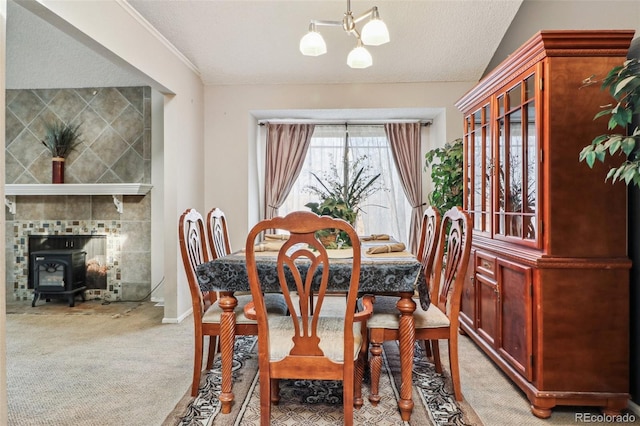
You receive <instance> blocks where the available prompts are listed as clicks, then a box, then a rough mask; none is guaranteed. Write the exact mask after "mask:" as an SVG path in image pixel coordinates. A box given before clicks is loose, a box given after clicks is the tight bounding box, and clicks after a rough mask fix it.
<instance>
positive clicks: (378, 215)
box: [279, 125, 411, 243]
mask: <svg viewBox="0 0 640 426" xmlns="http://www.w3.org/2000/svg"><path fill="white" fill-rule="evenodd" d="M345 149H347V153H348V154H347V155H348V157H349V161H350V162H352V161H354V160H355V159H357V158H359V157H361V156H363V155H366V156H367V164H369V166H370V167H371V169H370V170H371V172H372V173H374V174H377V173H381V176H380V178H379V179H378V181H379V182H380V183H381V186H382V187H383V188H384V189H383V190H381V191H378V192H376V193H375V194H373V195H372V196H370V197H369V198H367V199H366V200H365V201H364V202H363V203H362V204H361V206H360V207H361V208H362V212H361V213H360V214H359V216H358V220H357V222H356V225H355V228H356V230H357V231H358V234H359V235H367V234H372V233H373V234H389V235H392V236H393V237H394V238H396V239H397V240H399V241H403V242H405V243H407V241H408V235H409V222H410V214H411V206H410V205H409V202H408V201H407V197H406V196H405V194H404V190H403V189H402V185H401V183H400V178H399V177H398V173H397V171H396V166H395V164H394V162H393V156H392V154H391V149H390V148H389V141H388V140H387V136H386V134H385V131H384V127H383V126H382V125H349V126H345V125H317V126H316V127H315V130H314V132H313V137H312V138H311V145H310V146H309V151H308V153H307V158H306V159H305V163H304V166H303V167H302V171H301V172H300V176H298V180H297V181H296V183H295V184H294V186H293V188H292V190H291V193H290V194H289V196H288V197H287V200H286V201H285V202H284V204H283V205H282V206H281V207H280V210H279V214H280V215H285V214H287V213H289V212H292V211H295V210H308V208H307V207H305V206H304V205H305V204H306V203H308V202H314V201H316V202H317V201H320V200H319V199H318V197H317V196H316V195H314V194H312V193H309V192H308V191H306V190H305V189H304V188H305V187H307V186H309V185H316V184H317V181H316V180H315V178H314V177H313V175H312V174H311V172H314V173H316V174H318V175H319V176H321V175H322V174H323V172H325V171H329V170H330V168H331V166H332V164H334V165H336V166H337V167H336V169H337V173H338V175H339V176H340V178H341V177H342V173H343V171H342V170H341V164H342V158H343V155H344V152H345V151H344V150H345Z"/></svg>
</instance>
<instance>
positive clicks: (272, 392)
mask: <svg viewBox="0 0 640 426" xmlns="http://www.w3.org/2000/svg"><path fill="white" fill-rule="evenodd" d="M271 229H276V230H285V231H287V232H289V234H290V235H289V239H288V240H286V242H285V243H284V244H283V245H282V247H281V248H280V250H279V251H278V253H277V260H275V261H274V263H273V269H274V270H275V272H277V281H278V282H277V285H279V288H280V290H281V292H282V294H283V295H284V297H285V300H286V302H287V306H288V307H289V311H290V312H291V316H288V317H278V318H276V317H273V316H271V317H269V316H268V315H267V311H266V306H265V303H264V299H263V295H262V288H263V287H262V286H261V277H260V276H259V275H258V267H257V265H258V261H257V260H256V257H257V256H256V252H255V251H254V247H255V243H256V240H257V239H258V238H259V237H260V234H261V233H263V232H265V231H267V230H271ZM325 229H339V230H343V231H345V232H346V233H347V235H349V237H350V238H351V241H352V243H353V247H352V250H353V256H352V257H351V258H350V259H341V260H340V261H341V262H348V263H349V266H350V267H351V275H350V278H349V282H348V295H347V297H346V309H344V310H343V311H341V312H339V313H338V314H337V315H336V314H335V313H334V314H330V313H327V312H325V311H326V310H327V307H328V305H329V304H327V303H325V296H328V292H327V285H328V283H329V275H330V272H329V271H330V268H331V264H332V263H333V261H334V259H331V258H330V257H329V255H328V253H327V250H326V249H325V247H324V246H323V245H322V243H321V242H320V241H319V240H318V238H317V237H316V231H320V230H325ZM360 257H361V250H360V241H359V240H358V235H357V233H356V231H355V230H354V229H353V227H352V226H351V225H350V224H349V223H348V222H346V221H344V220H342V219H334V218H331V217H329V216H318V215H316V214H314V213H312V212H307V211H296V212H293V213H290V214H288V215H287V216H285V217H275V218H273V219H269V220H263V221H261V222H259V223H258V224H257V225H255V226H254V227H253V229H251V231H250V233H249V236H248V237H247V243H246V263H247V273H248V277H249V285H250V287H251V294H252V296H253V300H254V306H250V305H248V306H246V307H245V315H247V316H248V317H250V318H255V319H256V320H257V322H258V351H259V357H258V359H259V361H258V367H259V382H260V424H261V425H262V426H266V425H269V423H270V418H271V404H272V403H274V404H277V403H278V402H279V400H280V396H279V394H278V393H279V379H310V380H311V379H315V380H341V381H342V383H343V409H344V424H345V425H352V424H353V408H354V398H360V397H361V384H362V376H363V373H364V362H365V355H366V347H363V342H364V340H365V339H364V337H363V333H364V332H366V325H364V324H363V322H364V321H366V319H367V318H368V317H369V315H370V314H371V312H372V308H373V307H372V299H373V297H372V296H364V297H363V298H362V310H360V311H357V310H356V305H357V303H356V302H357V295H358V285H359V279H360V260H361V259H360ZM263 267H264V266H261V268H263ZM262 271H263V269H261V273H262ZM263 278H264V277H263ZM294 293H296V294H294ZM312 297H313V298H314V301H315V304H314V308H313V311H312V310H311V303H310V302H309V301H310V300H311V298H312Z"/></svg>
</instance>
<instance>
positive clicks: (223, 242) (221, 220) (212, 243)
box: [207, 207, 231, 259]
mask: <svg viewBox="0 0 640 426" xmlns="http://www.w3.org/2000/svg"><path fill="white" fill-rule="evenodd" d="M207 240H208V241H209V249H210V250H211V257H212V258H213V259H217V258H219V257H221V256H226V255H228V254H230V253H231V241H230V240H229V230H228V228H227V217H226V216H225V214H224V212H223V211H222V210H221V209H219V208H218V207H214V208H212V209H211V210H209V213H207Z"/></svg>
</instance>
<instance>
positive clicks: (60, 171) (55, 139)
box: [42, 122, 81, 183]
mask: <svg viewBox="0 0 640 426" xmlns="http://www.w3.org/2000/svg"><path fill="white" fill-rule="evenodd" d="M79 128H80V124H65V123H62V122H54V123H45V135H44V140H43V141H42V144H43V145H44V146H46V147H47V149H48V150H49V151H50V152H51V157H52V158H51V160H52V169H51V182H52V183H64V162H65V158H66V157H67V156H68V155H69V153H71V151H73V150H74V149H75V147H76V146H78V145H79V144H80V142H81V141H80V135H81V134H80V131H79Z"/></svg>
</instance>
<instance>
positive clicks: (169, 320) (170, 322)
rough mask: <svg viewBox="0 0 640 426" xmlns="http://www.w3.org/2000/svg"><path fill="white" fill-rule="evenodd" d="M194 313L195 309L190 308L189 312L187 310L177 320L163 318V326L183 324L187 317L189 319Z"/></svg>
mask: <svg viewBox="0 0 640 426" xmlns="http://www.w3.org/2000/svg"><path fill="white" fill-rule="evenodd" d="M192 312H193V308H190V309H189V310H187V311H186V312H185V313H183V314H182V315H180V316H179V317H177V318H167V317H164V318H162V323H163V324H179V323H181V322H182V321H183V320H184V319H185V318H186V317H188V316H189V315H191V313H192Z"/></svg>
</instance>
